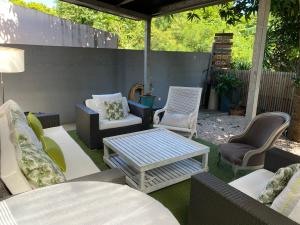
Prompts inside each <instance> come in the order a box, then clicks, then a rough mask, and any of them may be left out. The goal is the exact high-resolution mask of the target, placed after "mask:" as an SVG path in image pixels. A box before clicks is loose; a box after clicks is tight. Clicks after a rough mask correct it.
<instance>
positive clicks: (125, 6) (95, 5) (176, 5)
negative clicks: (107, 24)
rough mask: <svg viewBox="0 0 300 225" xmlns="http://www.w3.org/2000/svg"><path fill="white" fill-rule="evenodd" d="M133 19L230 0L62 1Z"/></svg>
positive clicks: (147, 17)
mask: <svg viewBox="0 0 300 225" xmlns="http://www.w3.org/2000/svg"><path fill="white" fill-rule="evenodd" d="M62 1H65V2H69V3H72V4H76V5H80V6H84V7H88V8H92V9H96V10H99V11H103V12H107V13H111V14H114V15H118V16H123V17H127V18H131V19H138V20H140V19H144V20H146V19H149V18H151V17H155V16H162V15H168V14H173V13H177V12H182V11H186V10H190V9H195V8H202V7H206V6H210V5H218V4H222V3H226V2H229V1H230V0H62Z"/></svg>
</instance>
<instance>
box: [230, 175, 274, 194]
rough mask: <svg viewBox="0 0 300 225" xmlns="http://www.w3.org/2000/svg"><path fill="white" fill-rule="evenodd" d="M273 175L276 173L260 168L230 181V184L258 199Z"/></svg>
mask: <svg viewBox="0 0 300 225" xmlns="http://www.w3.org/2000/svg"><path fill="white" fill-rule="evenodd" d="M273 176H274V173H272V172H270V171H268V170H265V169H260V170H256V171H254V172H252V173H250V174H248V175H246V176H244V177H241V178H239V179H236V180H234V181H232V182H230V183H229V185H231V186H232V187H234V188H236V189H238V190H239V191H241V192H243V193H244V194H246V195H249V196H250V197H252V198H254V199H257V198H258V196H259V195H260V193H261V192H262V191H263V190H264V189H265V187H266V185H267V183H268V181H269V180H270V179H271V178H272V177H273Z"/></svg>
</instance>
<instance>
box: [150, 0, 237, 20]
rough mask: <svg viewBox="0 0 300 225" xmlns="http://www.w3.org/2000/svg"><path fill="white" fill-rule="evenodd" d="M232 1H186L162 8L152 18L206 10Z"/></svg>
mask: <svg viewBox="0 0 300 225" xmlns="http://www.w3.org/2000/svg"><path fill="white" fill-rule="evenodd" d="M230 1H232V0H185V1H180V2H177V3H173V4H169V5H166V6H162V7H160V8H159V9H158V10H157V12H154V13H153V14H152V16H164V15H170V14H174V13H179V12H183V11H187V10H192V9H197V8H204V7H207V6H212V5H219V4H224V3H227V2H230Z"/></svg>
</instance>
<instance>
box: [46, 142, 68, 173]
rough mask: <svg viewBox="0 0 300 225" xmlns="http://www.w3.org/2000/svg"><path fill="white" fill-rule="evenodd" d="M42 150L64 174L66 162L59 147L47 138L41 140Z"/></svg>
mask: <svg viewBox="0 0 300 225" xmlns="http://www.w3.org/2000/svg"><path fill="white" fill-rule="evenodd" d="M41 141H42V144H43V149H44V151H45V152H46V153H47V155H48V156H49V157H50V158H51V159H52V160H53V161H54V162H55V163H56V165H57V166H58V167H59V168H60V170H61V171H63V172H66V162H65V157H64V154H63V152H62V150H61V148H60V147H59V145H58V144H57V143H56V142H55V141H54V140H52V139H51V138H49V137H45V136H43V137H42V138H41Z"/></svg>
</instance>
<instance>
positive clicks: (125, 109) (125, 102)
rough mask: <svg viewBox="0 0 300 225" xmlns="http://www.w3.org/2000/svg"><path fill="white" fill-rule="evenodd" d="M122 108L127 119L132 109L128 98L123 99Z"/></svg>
mask: <svg viewBox="0 0 300 225" xmlns="http://www.w3.org/2000/svg"><path fill="white" fill-rule="evenodd" d="M122 106H123V111H124V117H125V118H126V117H127V116H128V115H129V112H130V109H129V105H128V101H127V98H126V97H122Z"/></svg>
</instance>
